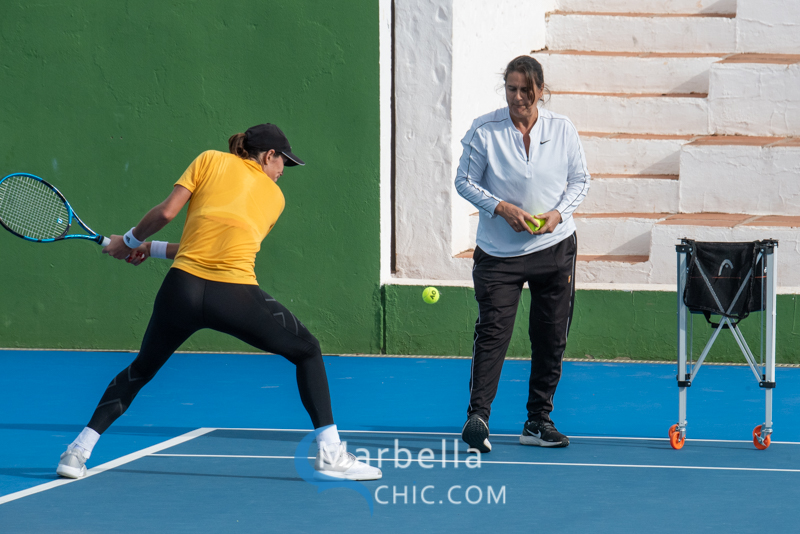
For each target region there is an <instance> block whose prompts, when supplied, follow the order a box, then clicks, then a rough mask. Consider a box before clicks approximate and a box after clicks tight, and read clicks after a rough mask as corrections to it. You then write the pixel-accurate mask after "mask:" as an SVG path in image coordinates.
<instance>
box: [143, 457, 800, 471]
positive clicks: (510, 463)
mask: <svg viewBox="0 0 800 534" xmlns="http://www.w3.org/2000/svg"><path fill="white" fill-rule="evenodd" d="M150 456H160V457H169V458H251V459H252V458H254V459H259V460H294V456H251V455H248V456H245V455H242V456H239V455H235V454H169V453H163V454H151V455H150ZM308 459H309V460H313V459H314V457H313V456H309V457H308ZM362 461H363V460H362ZM369 461H370V462H377V461H378V459H377V458H370V459H369ZM382 461H384V462H386V463H387V464H390V465H391V463H392V462H394V460H392V459H386V458H383V459H382ZM403 461H405V460H403ZM425 461H426V462H430V463H436V464H440V463H442V460H436V459H431V460H425ZM472 461H473V462H474V461H475V460H474V459H473V460H472ZM455 462H458V463H460V464H466V463H467V460H445V463H455ZM412 463H413V460H412ZM483 464H495V465H550V466H565V467H634V468H638V469H695V470H701V471H758V472H773V473H800V469H778V468H768V467H709V466H702V465H637V464H584V463H573V462H511V461H499V460H483V459H481V465H483Z"/></svg>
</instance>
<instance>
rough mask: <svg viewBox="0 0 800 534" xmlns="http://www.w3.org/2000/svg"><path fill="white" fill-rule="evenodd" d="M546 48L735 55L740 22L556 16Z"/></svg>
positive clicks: (713, 17) (722, 17) (714, 18)
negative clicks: (737, 28) (737, 24)
mask: <svg viewBox="0 0 800 534" xmlns="http://www.w3.org/2000/svg"><path fill="white" fill-rule="evenodd" d="M547 48H548V49H550V50H592V51H598V52H678V53H697V54H709V53H719V54H732V53H734V52H735V51H736V19H734V18H733V17H732V16H730V15H687V16H673V15H643V14H634V13H626V14H603V13H551V14H550V15H549V16H548V19H547Z"/></svg>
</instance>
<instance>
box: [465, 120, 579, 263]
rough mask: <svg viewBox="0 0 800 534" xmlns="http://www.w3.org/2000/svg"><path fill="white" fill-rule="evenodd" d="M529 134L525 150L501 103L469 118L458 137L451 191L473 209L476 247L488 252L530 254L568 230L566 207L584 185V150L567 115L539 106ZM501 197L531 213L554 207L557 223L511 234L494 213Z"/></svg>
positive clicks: (575, 203)
mask: <svg viewBox="0 0 800 534" xmlns="http://www.w3.org/2000/svg"><path fill="white" fill-rule="evenodd" d="M530 136H531V145H530V151H529V153H528V154H526V153H525V144H524V142H523V140H522V133H521V132H520V131H519V130H517V129H516V127H514V124H513V123H512V122H511V117H510V115H509V113H508V108H507V107H505V108H501V109H498V110H496V111H493V112H491V113H487V114H486V115H483V116H482V117H478V118H477V119H475V121H473V123H472V127H471V128H470V129H469V131H468V132H467V135H465V136H464V139H462V140H461V145H462V146H463V147H464V152H463V153H462V155H461V159H460V161H459V165H458V171H457V172H456V190H457V191H458V193H459V194H460V195H461V196H462V197H464V198H465V199H467V200H468V201H469V202H471V203H472V205H474V206H475V207H476V208H478V212H479V214H480V219H479V222H478V238H477V242H478V246H479V247H481V249H482V250H483V251H484V252H486V253H487V254H490V255H492V256H501V257H511V256H522V255H524V254H530V253H531V252H536V251H539V250H543V249H545V248H548V247H551V246H553V245H555V244H556V243H558V242H560V241H562V240H564V239H566V238H567V237H569V236H570V235H572V233H573V232H574V231H575V221H574V220H573V218H572V212H574V211H575V208H577V207H578V205H579V204H580V203H581V202H582V201H583V199H584V198H585V197H586V192H587V191H588V190H589V180H590V176H589V170H588V169H587V166H586V155H585V154H584V152H583V147H582V146H581V141H580V138H579V137H578V131H577V130H576V129H575V126H574V125H573V124H572V122H570V120H569V119H568V118H566V117H564V116H563V115H559V114H557V113H553V112H551V111H548V110H545V109H541V108H540V109H539V118H538V119H537V121H536V124H534V126H533V129H532V130H531V133H530ZM503 200H504V201H506V202H508V203H509V204H513V205H515V206H518V207H520V208H522V209H524V210H525V211H527V212H528V213H530V214H531V215H537V214H540V213H545V212H547V211H551V210H554V209H555V210H558V211H559V213H561V224H559V225H558V226H557V227H556V229H555V230H554V231H553V233H551V234H542V235H531V234H529V233H527V232H520V233H517V232H515V231H514V230H513V229H512V228H511V227H510V226H509V225H508V223H507V222H506V221H505V219H503V218H502V217H498V216H497V215H495V213H494V210H495V208H496V207H497V205H498V204H499V203H500V202H501V201H503Z"/></svg>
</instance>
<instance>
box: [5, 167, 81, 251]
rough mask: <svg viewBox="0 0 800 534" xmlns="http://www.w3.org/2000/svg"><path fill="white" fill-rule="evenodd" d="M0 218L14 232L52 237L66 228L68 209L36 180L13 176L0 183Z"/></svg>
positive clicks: (67, 225)
mask: <svg viewBox="0 0 800 534" xmlns="http://www.w3.org/2000/svg"><path fill="white" fill-rule="evenodd" d="M0 219H1V220H2V221H3V223H5V225H6V226H8V227H9V228H10V229H11V230H13V231H14V232H16V233H18V234H20V235H23V236H25V237H30V238H33V239H55V238H57V237H60V236H62V235H63V234H64V233H65V232H66V231H67V229H68V228H69V222H70V216H69V209H68V208H67V206H66V204H65V203H64V201H63V200H62V199H61V197H60V196H58V194H57V193H56V192H55V191H53V190H52V189H50V188H49V187H48V186H47V185H45V184H44V183H42V182H40V181H39V180H36V179H33V178H29V177H27V176H14V177H11V178H9V179H7V180H4V181H3V182H2V183H0Z"/></svg>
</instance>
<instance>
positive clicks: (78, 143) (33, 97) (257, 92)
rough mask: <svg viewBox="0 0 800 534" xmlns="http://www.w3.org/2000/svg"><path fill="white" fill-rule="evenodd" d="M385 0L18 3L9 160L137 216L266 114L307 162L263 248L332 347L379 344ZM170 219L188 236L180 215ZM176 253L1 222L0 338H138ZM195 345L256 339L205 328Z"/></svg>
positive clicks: (2, 35)
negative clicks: (24, 231)
mask: <svg viewBox="0 0 800 534" xmlns="http://www.w3.org/2000/svg"><path fill="white" fill-rule="evenodd" d="M377 21H378V3H377V2H363V1H358V0H338V1H337V2H318V1H312V0H294V1H292V2H283V3H281V2H264V1H261V0H244V1H241V2H227V1H221V0H217V1H190V0H183V1H178V0H137V1H135V2H134V1H131V2H107V1H100V0H72V1H70V2H45V3H41V2H38V3H30V2H4V4H3V9H2V17H0V87H1V88H2V98H0V122H1V123H2V128H0V172H2V174H3V175H5V174H8V173H11V172H19V171H25V172H31V173H34V174H37V175H39V176H41V177H43V178H45V179H46V180H49V181H52V182H53V183H54V184H55V185H56V186H57V187H59V188H60V189H61V190H62V191H63V192H64V194H65V195H66V197H67V198H68V199H69V200H70V202H71V203H72V204H73V206H74V208H75V210H76V211H77V213H78V214H79V215H81V217H82V218H83V219H84V220H85V221H86V222H87V223H88V224H89V225H90V226H92V227H93V228H94V229H95V230H97V231H98V232H101V233H123V232H125V231H126V230H127V229H128V228H130V227H131V226H132V225H134V224H136V223H137V222H138V220H139V218H140V217H141V216H142V215H143V214H144V213H145V212H146V210H147V209H149V208H150V207H151V206H153V205H155V204H156V203H158V202H160V201H161V200H163V199H164V198H165V197H166V196H167V195H168V194H169V192H170V190H171V188H172V184H173V183H174V182H175V180H176V179H177V178H178V177H179V176H180V174H181V173H182V172H183V170H184V169H185V168H186V166H187V165H188V164H189V163H190V162H191V161H192V159H193V158H194V157H195V156H196V155H197V154H199V153H200V152H202V151H204V150H207V149H218V150H227V139H228V136H230V135H231V134H233V133H236V132H241V131H244V130H245V129H246V128H247V127H249V126H251V125H253V124H257V123H260V122H266V121H269V122H274V123H276V124H278V125H280V126H281V128H282V129H283V130H284V132H286V134H287V136H288V137H289V139H290V140H291V142H292V146H293V149H294V151H295V153H297V154H298V155H299V156H300V157H302V158H303V159H305V160H306V162H307V163H308V164H307V166H306V167H304V168H291V169H288V170H287V172H286V174H284V176H283V178H281V181H280V186H281V188H282V189H283V191H284V194H285V196H286V200H287V206H286V210H285V211H284V214H283V216H282V217H281V219H280V220H279V222H278V224H277V226H276V227H275V229H274V230H273V232H272V234H271V235H270V236H269V237H268V238H267V240H266V241H265V243H264V246H263V248H262V251H261V253H260V254H259V256H258V260H257V273H256V274H257V276H258V279H259V282H260V285H261V287H262V288H263V289H265V290H266V291H267V292H269V293H271V294H273V295H274V296H275V297H276V298H278V300H280V301H282V302H283V303H284V304H286V305H287V306H288V307H289V308H290V309H292V310H293V311H294V312H295V313H296V314H297V315H298V317H300V319H301V320H302V321H303V322H304V323H305V324H306V325H307V326H308V327H309V328H310V330H311V331H312V332H314V333H315V334H316V335H317V336H318V337H319V338H320V341H321V343H322V346H323V349H324V350H325V351H326V352H334V353H335V352H373V353H375V352H379V351H380V348H381V341H382V333H381V324H382V315H381V292H380V287H379V284H378V270H379V224H378V220H379V211H378V210H379V207H378V206H379V202H378V190H379V173H378V171H379V168H378V160H379V145H378V140H379V110H378V98H379V96H378V93H379V85H378V29H379V27H378V22H377ZM180 219H181V220H180V221H179V220H176V221H175V222H173V223H172V225H170V226H169V227H168V228H167V229H165V230H164V231H162V232H161V233H160V234H158V235H157V236H156V238H158V239H170V240H173V241H174V240H177V239H178V237H179V236H180V231H181V228H182V217H180ZM166 269H167V264H166V263H164V262H161V263H160V262H159V260H151V261H148V262H146V263H145V264H144V265H143V266H141V267H139V268H134V267H131V266H130V265H127V264H125V263H123V262H118V261H116V260H112V259H110V258H108V257H105V256H102V255H101V254H100V248H99V247H97V246H96V245H94V244H92V243H88V242H86V243H83V242H81V243H56V244H52V245H35V244H31V243H26V242H23V241H22V240H20V239H18V238H16V237H13V236H11V234H8V233H5V232H0V273H2V276H1V277H0V347H50V348H55V347H64V348H105V349H134V348H136V347H138V344H139V342H140V339H141V336H142V334H143V332H144V329H145V326H146V322H147V320H148V318H149V314H150V311H151V307H152V302H153V299H154V296H155V293H156V291H157V289H158V287H159V284H160V282H161V279H162V278H163V275H164V273H165V272H166ZM183 348H184V349H188V350H246V348H247V347H245V346H244V345H242V344H241V343H239V342H237V341H235V340H233V339H231V338H228V337H225V336H222V335H219V334H216V333H211V332H201V333H199V334H198V335H196V336H195V337H194V338H193V339H192V340H190V342H188V343H187V344H186V345H185V346H184V347H183Z"/></svg>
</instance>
